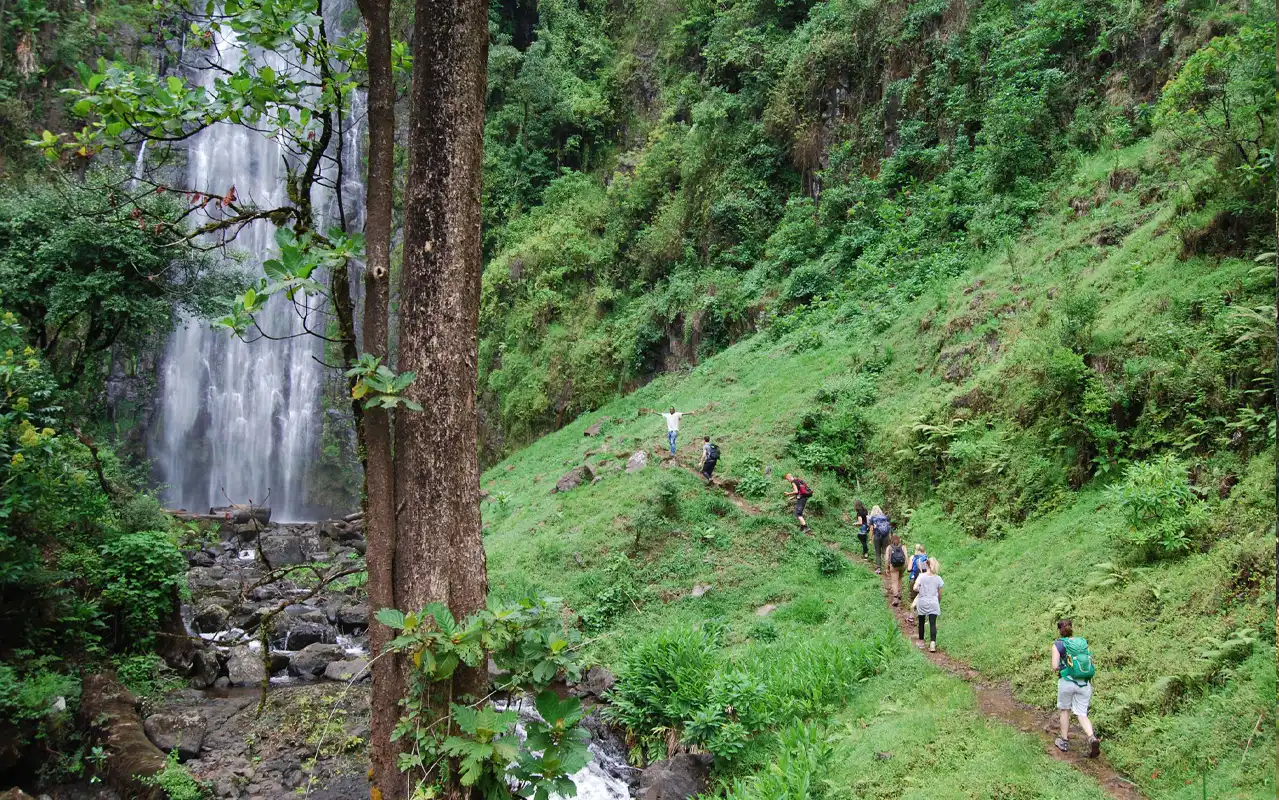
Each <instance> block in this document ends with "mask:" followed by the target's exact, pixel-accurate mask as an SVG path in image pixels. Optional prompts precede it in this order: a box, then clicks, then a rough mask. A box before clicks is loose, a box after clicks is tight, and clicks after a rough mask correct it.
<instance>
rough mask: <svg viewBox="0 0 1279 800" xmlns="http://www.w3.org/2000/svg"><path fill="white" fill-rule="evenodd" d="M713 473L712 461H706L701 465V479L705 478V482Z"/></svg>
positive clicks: (713, 465) (713, 463)
mask: <svg viewBox="0 0 1279 800" xmlns="http://www.w3.org/2000/svg"><path fill="white" fill-rule="evenodd" d="M714 472H715V462H714V461H707V462H706V463H705V464H703V465H702V477H703V478H705V479H706V480H708V481H709V480H710V479H711V475H712V474H713V473H714Z"/></svg>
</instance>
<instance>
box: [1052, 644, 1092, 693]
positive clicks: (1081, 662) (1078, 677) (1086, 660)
mask: <svg viewBox="0 0 1279 800" xmlns="http://www.w3.org/2000/svg"><path fill="white" fill-rule="evenodd" d="M1059 641H1060V642H1061V646H1062V648H1063V649H1065V651H1066V657H1065V658H1064V659H1063V661H1062V665H1061V677H1063V678H1065V679H1066V680H1068V681H1074V682H1075V683H1077V684H1079V685H1081V686H1082V685H1083V684H1085V683H1088V682H1089V681H1091V680H1092V679H1093V676H1094V675H1096V674H1097V668H1096V667H1094V666H1093V663H1092V651H1091V650H1089V649H1088V640H1087V639H1085V638H1084V637H1082V636H1071V637H1070V638H1069V639H1060V640H1059Z"/></svg>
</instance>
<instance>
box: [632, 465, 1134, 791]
mask: <svg viewBox="0 0 1279 800" xmlns="http://www.w3.org/2000/svg"><path fill="white" fill-rule="evenodd" d="M654 452H655V453H657V454H658V455H659V456H661V462H662V465H663V466H665V467H670V466H675V467H679V468H680V469H683V470H685V471H686V472H689V473H691V474H693V475H696V476H697V478H698V480H702V475H701V473H700V472H698V471H697V469H696V468H695V467H692V466H688V465H686V464H684V463H681V462H680V461H679V460H678V459H677V458H673V457H672V456H671V455H670V453H669V451H667V450H664V449H661V448H657V449H655V450H654ZM711 486H713V487H714V488H716V489H719V490H720V491H722V492H723V493H724V494H725V495H726V496H727V497H728V499H729V500H731V501H732V503H733V505H735V506H737V507H738V508H740V509H741V510H742V512H743V513H745V514H747V515H748V516H752V517H756V516H759V515H760V514H761V513H763V512H762V511H761V509H760V508H759V507H757V506H755V505H753V504H752V503H751V502H750V501H749V500H747V499H746V498H744V497H742V496H741V495H739V494H737V492H735V491H733V489H734V487H733V486H732V485H731V484H726V483H725V482H723V481H722V480H721V479H719V478H715V479H714V480H713V481H712V482H711ZM809 535H810V536H812V535H813V534H809ZM826 546H827V547H829V548H830V549H831V550H834V551H836V552H839V553H841V554H843V556H844V557H845V558H847V559H848V560H849V561H850V562H851V563H852V564H854V565H855V566H860V567H862V568H864V569H866V570H869V571H873V570H874V569H875V566H874V562H873V561H870V560H867V559H864V558H862V556H861V555H858V554H853V553H847V552H844V551H843V550H842V549H841V546H840V544H839V543H838V542H827V543H826ZM881 580H882V588H883V592H884V602H885V603H887V604H888V607H889V610H890V611H892V612H893V616H894V617H895V618H896V620H897V626H898V628H899V629H900V630H901V634H902V636H903V637H904V638H905V639H906V641H908V642H911V643H912V645H915V646H916V647H917V649H919V652H920V654H921V655H923V656H924V657H925V658H927V659H928V660H929V661H931V662H933V663H934V664H936V665H937V666H938V667H940V668H942V669H944V670H945V671H946V672H949V673H950V674H951V675H954V676H955V677H957V678H959V679H960V680H962V681H964V682H965V683H967V684H969V685H970V686H972V687H973V690H974V691H975V692H976V695H977V708H978V710H979V711H981V713H982V714H984V715H986V716H987V717H989V718H991V719H994V720H997V721H999V722H1002V723H1004V724H1005V725H1010V726H1012V727H1014V728H1016V729H1017V730H1019V731H1021V732H1022V733H1028V734H1033V735H1036V736H1038V737H1039V739H1040V740H1041V741H1042V743H1043V745H1044V752H1046V753H1047V754H1048V755H1050V756H1052V757H1053V758H1055V759H1056V760H1058V761H1061V762H1063V763H1066V764H1069V765H1070V766H1072V767H1074V768H1075V769H1076V770H1078V771H1079V772H1082V773H1084V774H1085V775H1088V776H1089V777H1091V778H1092V779H1093V780H1095V781H1097V783H1098V784H1099V785H1100V786H1101V788H1102V791H1104V792H1105V793H1106V794H1107V795H1108V796H1110V797H1112V798H1114V800H1145V795H1143V794H1142V793H1141V792H1140V791H1139V790H1138V789H1137V785H1136V784H1134V783H1133V782H1132V781H1130V780H1128V779H1127V778H1125V777H1124V776H1123V775H1121V774H1119V773H1118V772H1117V771H1116V770H1115V769H1114V768H1113V767H1111V766H1110V763H1109V762H1108V761H1106V756H1105V752H1104V748H1105V742H1104V741H1103V742H1102V747H1103V752H1102V755H1101V756H1100V757H1099V758H1088V757H1087V755H1086V752H1085V747H1084V745H1085V742H1086V741H1087V739H1086V737H1084V735H1083V732H1082V731H1081V730H1079V726H1078V723H1077V722H1076V721H1075V720H1074V719H1073V718H1072V719H1071V731H1072V732H1071V738H1070V741H1071V745H1072V747H1073V748H1077V749H1071V750H1070V751H1069V752H1066V753H1063V752H1061V751H1060V750H1058V749H1057V746H1056V745H1055V744H1054V743H1053V741H1054V739H1055V738H1056V735H1057V712H1056V709H1053V710H1051V711H1045V710H1044V709H1042V708H1038V707H1036V706H1032V705H1029V704H1027V703H1023V702H1021V701H1020V700H1018V699H1017V698H1016V697H1014V696H1013V693H1012V690H1011V689H1010V688H1009V687H1008V684H1007V683H1004V682H1000V681H989V680H987V679H986V678H985V677H983V676H982V674H981V673H980V672H978V671H977V670H975V669H973V667H972V666H971V665H969V664H967V663H965V662H963V661H960V660H959V659H956V658H953V657H951V656H949V655H947V654H946V653H945V652H944V651H942V650H938V651H937V652H935V653H933V652H929V651H928V650H927V649H924V648H922V647H918V643H917V642H916V635H917V633H918V631H917V630H916V627H915V625H914V624H912V623H911V622H909V621H908V617H909V616H910V603H909V601H907V602H905V603H903V604H902V605H901V606H900V607H897V608H894V607H893V605H892V598H891V597H890V596H889V587H888V576H887V575H883V576H882V577H881ZM903 594H905V595H906V596H909V595H908V591H907V590H906V589H905V587H903ZM938 621H939V622H940V619H939V620H938ZM938 627H939V628H940V627H941V625H939V626H938ZM1045 658H1047V656H1045Z"/></svg>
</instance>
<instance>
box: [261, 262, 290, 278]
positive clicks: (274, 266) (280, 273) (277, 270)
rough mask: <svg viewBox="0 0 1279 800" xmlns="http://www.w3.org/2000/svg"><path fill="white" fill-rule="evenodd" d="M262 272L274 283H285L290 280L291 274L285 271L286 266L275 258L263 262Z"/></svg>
mask: <svg viewBox="0 0 1279 800" xmlns="http://www.w3.org/2000/svg"><path fill="white" fill-rule="evenodd" d="M262 270H263V271H264V272H266V276H267V277H268V278H270V279H271V280H273V281H285V280H288V278H289V273H287V272H285V271H284V265H283V264H281V263H280V262H279V261H277V260H276V259H274V258H271V259H267V260H266V261H263V262H262Z"/></svg>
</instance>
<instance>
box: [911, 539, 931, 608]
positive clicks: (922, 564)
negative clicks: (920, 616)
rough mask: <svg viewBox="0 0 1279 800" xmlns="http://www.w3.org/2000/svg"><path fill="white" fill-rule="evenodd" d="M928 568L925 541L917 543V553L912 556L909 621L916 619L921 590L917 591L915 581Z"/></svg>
mask: <svg viewBox="0 0 1279 800" xmlns="http://www.w3.org/2000/svg"><path fill="white" fill-rule="evenodd" d="M927 568H928V553H927V552H925V551H924V545H923V543H918V544H916V545H915V555H913V556H911V557H910V608H911V614H910V615H909V616H908V617H907V618H906V621H907V622H914V621H915V614H914V610H915V598H917V597H919V592H917V591H915V581H917V580H919V573H921V572H923V571H924V570H925V569H927Z"/></svg>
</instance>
